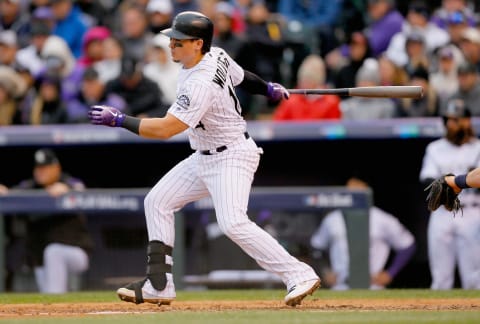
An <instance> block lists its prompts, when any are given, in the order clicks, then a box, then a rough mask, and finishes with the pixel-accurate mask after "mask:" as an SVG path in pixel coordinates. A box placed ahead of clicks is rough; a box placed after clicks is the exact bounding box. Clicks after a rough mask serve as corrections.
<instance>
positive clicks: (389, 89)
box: [288, 86, 423, 99]
mask: <svg viewBox="0 0 480 324" xmlns="http://www.w3.org/2000/svg"><path fill="white" fill-rule="evenodd" d="M288 91H289V92H290V93H291V94H303V95H311V94H317V95H321V94H334V95H338V96H343V97H370V98H413V99H420V98H422V97H423V88H422V87H420V86H376V87H354V88H337V89H288Z"/></svg>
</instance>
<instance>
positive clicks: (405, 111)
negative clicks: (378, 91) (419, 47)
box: [397, 65, 440, 117]
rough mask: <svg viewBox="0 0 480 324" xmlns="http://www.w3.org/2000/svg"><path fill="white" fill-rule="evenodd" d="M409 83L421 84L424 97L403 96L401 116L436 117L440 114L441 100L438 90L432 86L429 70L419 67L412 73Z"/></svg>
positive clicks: (400, 102) (400, 106)
mask: <svg viewBox="0 0 480 324" xmlns="http://www.w3.org/2000/svg"><path fill="white" fill-rule="evenodd" d="M407 85H412V86H420V87H422V89H423V97H422V98H419V99H412V98H402V99H401V100H400V101H399V106H398V108H399V111H398V114H397V115H398V116H399V117H434V116H438V112H439V106H440V101H439V97H438V94H437V92H436V91H435V89H433V88H432V87H431V86H430V83H429V74H428V70H427V69H426V68H424V67H423V66H421V65H420V66H419V67H417V68H416V69H415V70H414V71H413V72H412V73H411V75H410V80H409V82H408V84H407Z"/></svg>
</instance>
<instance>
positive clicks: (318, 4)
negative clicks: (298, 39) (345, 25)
mask: <svg viewBox="0 0 480 324" xmlns="http://www.w3.org/2000/svg"><path fill="white" fill-rule="evenodd" d="M341 9H342V1H341V0H331V1H323V0H311V1H308V2H305V1H301V0H280V1H278V7H277V12H278V13H279V14H280V15H282V16H283V17H284V19H285V21H286V22H287V23H297V24H300V25H303V26H305V27H306V28H308V30H310V31H311V32H310V33H309V35H310V36H311V37H316V38H317V39H318V41H317V44H319V48H317V49H312V53H317V54H320V55H321V56H325V55H326V54H327V53H328V52H330V51H331V50H333V49H334V48H336V47H337V46H338V39H337V38H336V36H335V35H336V34H335V29H336V27H337V26H338V23H339V22H340V21H339V20H338V17H339V16H340V13H341Z"/></svg>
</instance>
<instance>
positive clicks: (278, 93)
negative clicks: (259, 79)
mask: <svg viewBox="0 0 480 324" xmlns="http://www.w3.org/2000/svg"><path fill="white" fill-rule="evenodd" d="M267 86H268V89H267V97H268V99H270V100H272V101H279V100H280V99H282V98H285V99H288V98H289V97H290V93H289V92H288V90H287V89H285V87H284V86H282V85H281V84H279V83H273V82H268V83H267Z"/></svg>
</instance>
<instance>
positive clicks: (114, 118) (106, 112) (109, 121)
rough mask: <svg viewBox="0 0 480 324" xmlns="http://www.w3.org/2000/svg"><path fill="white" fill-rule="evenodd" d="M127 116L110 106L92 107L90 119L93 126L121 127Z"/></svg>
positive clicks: (89, 113)
mask: <svg viewBox="0 0 480 324" xmlns="http://www.w3.org/2000/svg"><path fill="white" fill-rule="evenodd" d="M125 117H126V115H125V114H124V113H122V112H120V110H118V109H117V108H113V107H109V106H92V107H91V108H90V111H89V112H88V118H90V121H91V122H92V124H95V125H106V126H111V127H121V126H122V124H123V121H124V120H125Z"/></svg>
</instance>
